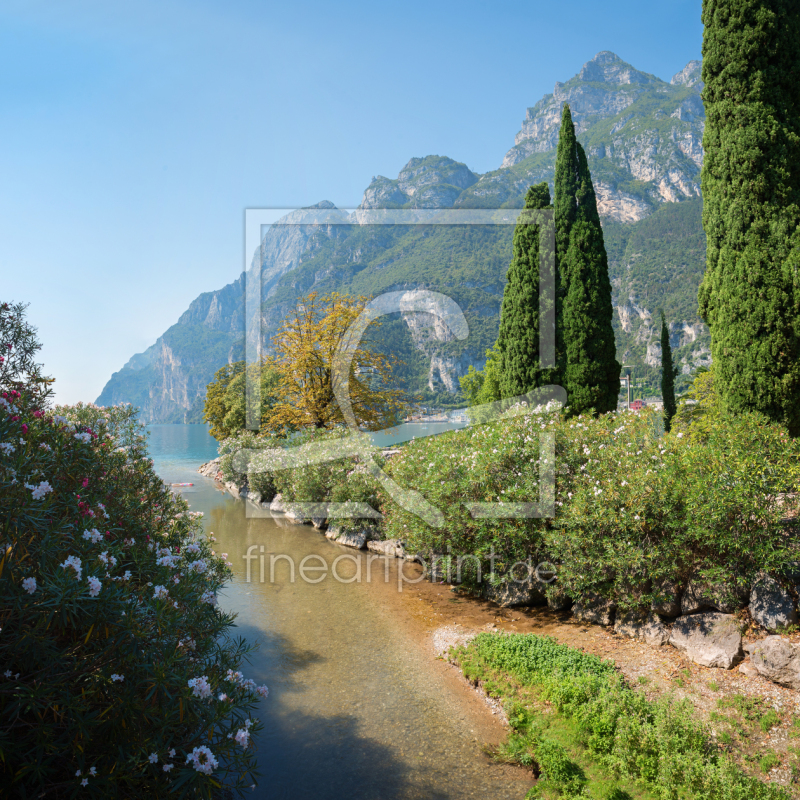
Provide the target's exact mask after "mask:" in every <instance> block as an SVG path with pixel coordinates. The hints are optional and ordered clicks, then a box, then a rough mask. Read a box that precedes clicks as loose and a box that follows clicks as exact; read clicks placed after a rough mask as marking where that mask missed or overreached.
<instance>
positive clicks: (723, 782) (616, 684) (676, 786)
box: [455, 633, 789, 800]
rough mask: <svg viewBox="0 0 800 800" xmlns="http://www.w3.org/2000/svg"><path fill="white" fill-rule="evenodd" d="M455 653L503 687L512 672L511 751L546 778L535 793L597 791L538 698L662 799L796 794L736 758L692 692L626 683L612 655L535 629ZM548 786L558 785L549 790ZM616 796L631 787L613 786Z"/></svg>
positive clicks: (469, 668)
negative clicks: (657, 691) (653, 695)
mask: <svg viewBox="0 0 800 800" xmlns="http://www.w3.org/2000/svg"><path fill="white" fill-rule="evenodd" d="M455 656H456V658H457V659H458V661H459V664H460V666H461V667H462V669H463V670H464V674H465V675H466V676H467V677H468V678H471V679H473V680H476V679H481V678H483V679H485V678H487V677H488V676H492V678H494V679H495V680H494V681H493V685H495V686H503V683H502V680H503V679H504V678H505V679H506V680H508V679H510V681H511V686H509V688H508V689H507V690H506V691H503V692H501V697H502V696H503V695H506V696H507V697H508V698H509V699H510V700H511V703H510V704H509V708H510V714H509V716H510V721H511V724H512V728H513V732H512V734H511V736H510V737H509V744H511V747H509V746H508V745H506V748H505V751H506V752H508V751H509V750H511V754H512V755H514V756H516V758H515V760H518V761H519V762H520V763H525V762H526V760H528V759H530V761H535V762H536V763H537V764H538V766H539V768H540V770H541V772H542V776H543V777H544V778H545V780H544V781H542V782H541V785H537V787H536V789H535V790H534V792H533V794H532V795H529V796H536V797H539V796H542V793H544V792H548V796H556V797H559V798H572V797H595V796H596V795H595V794H594V792H592V791H591V788H592V787H591V786H589V785H588V782H587V779H586V776H585V775H584V774H583V771H582V770H581V769H580V767H579V766H578V765H577V764H576V763H575V762H574V761H573V760H572V758H570V757H569V755H568V753H567V752H566V750H565V749H564V747H563V746H561V745H559V744H558V743H556V742H554V741H553V740H551V739H548V738H547V737H546V736H545V735H543V734H542V733H541V731H540V730H539V726H540V725H541V723H540V720H541V719H542V715H541V714H540V713H536V712H537V710H538V708H539V705H538V704H540V703H548V704H549V708H548V710H550V709H552V710H554V711H555V712H556V713H557V714H558V715H560V716H561V717H563V718H566V719H568V720H571V721H573V722H574V723H575V724H576V725H577V737H578V739H579V742H580V744H581V745H582V747H583V749H584V750H585V752H586V753H587V754H588V756H589V757H590V758H591V759H592V760H594V761H596V762H599V763H600V764H601V765H603V766H604V767H606V768H607V769H609V770H610V771H611V772H613V773H615V774H616V775H619V776H622V777H624V778H628V779H631V780H634V781H636V782H638V783H639V784H640V785H643V786H645V787H647V789H648V790H649V791H650V792H653V793H654V794H655V795H656V796H657V797H659V798H661V800H678V798H681V797H698V798H700V797H702V798H704V799H705V800H730V798H745V797H747V798H757V799H758V800H788V797H789V795H788V793H787V792H786V790H785V789H783V788H782V787H778V786H775V785H769V784H764V783H761V782H760V781H759V780H758V779H756V778H753V777H750V776H748V775H745V774H744V773H743V772H742V771H741V770H740V769H739V768H738V767H737V766H736V765H735V764H733V762H732V761H731V760H730V759H729V758H728V757H727V756H726V755H725V754H724V753H723V752H722V751H721V749H719V748H718V747H717V746H716V745H715V744H714V742H713V740H712V738H711V736H710V732H709V730H708V728H707V727H706V725H704V724H703V723H701V722H699V721H697V719H696V717H695V715H694V714H692V713H690V708H689V706H688V704H687V701H683V702H676V701H675V700H674V698H672V697H661V698H658V699H656V700H648V699H647V698H646V697H645V695H644V694H643V693H642V692H640V691H636V690H634V689H632V688H631V687H630V686H628V684H627V683H626V682H625V680H624V679H623V678H622V676H621V675H619V674H618V673H617V672H616V670H615V669H614V667H613V664H612V662H609V661H602V660H601V659H599V658H597V657H596V656H592V655H588V654H586V653H582V652H581V651H579V650H576V649H574V648H572V647H569V646H567V645H562V644H558V643H557V642H555V641H554V640H552V639H549V638H547V637H541V636H536V635H534V634H499V635H498V634H487V633H481V634H479V635H478V636H477V637H476V638H475V639H474V640H473V641H472V642H471V643H470V644H469V645H467V646H466V647H463V648H460V649H458V650H457V651H456V652H455ZM513 686H519V687H523V688H524V689H525V688H529V689H532V690H533V696H532V697H531V695H530V694H528V695H524V696H525V697H526V698H529V699H528V700H527V701H526V702H519V701H518V700H516V699H515V698H516V693H515V692H514V689H513ZM551 713H552V711H551ZM501 752H502V750H501ZM530 761H528V763H530ZM550 789H554V790H555V792H556V793H555V794H554V795H550V794H549V790H550ZM608 796H609V797H616V798H622V797H626V796H629V795H626V794H625V793H624V792H623V791H622V790H621V789H619V788H615V789H612V792H611V794H610V795H608Z"/></svg>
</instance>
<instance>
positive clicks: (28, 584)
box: [22, 578, 36, 594]
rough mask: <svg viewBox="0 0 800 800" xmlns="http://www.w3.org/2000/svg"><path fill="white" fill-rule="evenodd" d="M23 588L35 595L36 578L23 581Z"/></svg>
mask: <svg viewBox="0 0 800 800" xmlns="http://www.w3.org/2000/svg"><path fill="white" fill-rule="evenodd" d="M22 588H23V589H24V590H25V591H26V592H27V593H28V594H33V593H34V592H35V591H36V578H25V579H23V581H22Z"/></svg>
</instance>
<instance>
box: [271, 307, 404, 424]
mask: <svg viewBox="0 0 800 800" xmlns="http://www.w3.org/2000/svg"><path fill="white" fill-rule="evenodd" d="M365 307H366V298H363V297H360V298H352V297H346V296H343V295H339V294H337V293H335V292H334V293H333V294H331V295H329V296H326V297H318V296H317V294H316V293H314V292H312V293H311V294H310V295H308V297H305V298H303V300H302V301H301V302H300V303H299V304H298V306H297V307H296V309H295V311H294V312H293V314H291V315H290V316H289V318H288V319H286V320H285V321H284V323H283V325H282V326H281V328H280V330H279V331H278V333H277V334H276V336H275V339H274V340H273V347H274V349H275V361H274V364H275V374H276V392H277V402H276V403H275V405H274V407H273V408H272V410H271V412H270V413H269V415H268V416H267V418H266V420H265V422H264V425H263V426H262V427H263V428H264V429H265V430H266V431H270V432H273V433H279V434H284V435H285V434H286V433H287V432H290V431H293V430H301V429H304V428H316V429H331V428H333V427H335V426H337V425H341V424H345V423H350V424H352V422H355V423H357V424H358V425H359V426H360V427H361V426H363V427H368V428H370V429H372V430H378V429H380V428H384V427H390V426H391V425H392V424H393V423H394V422H396V420H397V418H398V416H399V414H400V412H401V410H402V409H403V407H404V405H403V402H402V392H401V391H400V390H398V389H393V388H390V385H391V375H392V363H393V360H392V359H390V358H389V357H387V356H385V355H383V354H381V353H377V352H374V351H372V350H370V349H368V348H367V347H365V346H363V345H362V344H361V343H360V341H358V340H356V339H353V335H354V334H353V330H354V329H355V327H356V323H357V321H358V320H359V318H361V317H362V314H364V313H365ZM372 324H375V323H374V322H373V323H372ZM341 354H344V355H345V359H344V360H343V361H342V362H341V363H338V362H337V360H336V359H337V358H339V357H340V355H341ZM343 384H344V385H346V387H347V391H348V395H349V399H350V410H351V413H352V420H348V418H347V417H346V416H345V412H344V410H343V409H342V407H341V405H340V403H339V401H338V399H337V397H336V391H337V389H340V388H341V387H342V385H343Z"/></svg>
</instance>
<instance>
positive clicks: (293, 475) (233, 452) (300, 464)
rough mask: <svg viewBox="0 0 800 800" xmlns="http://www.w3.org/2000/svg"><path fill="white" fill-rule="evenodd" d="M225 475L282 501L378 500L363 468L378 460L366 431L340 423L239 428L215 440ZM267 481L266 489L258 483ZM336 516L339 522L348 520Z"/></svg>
mask: <svg viewBox="0 0 800 800" xmlns="http://www.w3.org/2000/svg"><path fill="white" fill-rule="evenodd" d="M219 452H220V454H221V456H222V457H221V460H220V464H221V467H222V471H223V474H224V475H225V478H226V479H227V480H234V481H237V482H239V483H242V482H244V481H245V480H246V481H247V483H248V484H249V486H250V488H251V489H254V490H255V491H257V492H259V493H260V494H261V496H262V499H269V500H271V499H272V498H273V497H274V496H275V495H276V494H280V495H281V499H282V500H283V502H284V503H288V504H292V503H366V504H368V505H370V506H372V507H373V508H377V504H378V483H377V481H376V479H375V478H374V476H373V475H371V474H370V473H369V471H368V469H367V465H368V464H369V463H374V464H375V465H376V466H381V465H383V463H384V461H383V458H382V457H381V451H380V448H377V447H375V446H374V445H372V443H371V442H370V440H369V438H368V437H367V436H363V435H359V436H356V437H353V436H352V435H351V433H350V432H349V431H347V430H345V429H341V428H340V429H334V430H330V431H328V430H305V431H302V432H299V433H297V434H295V435H293V436H291V437H290V438H288V439H276V438H269V437H263V436H257V435H255V434H253V433H251V432H249V431H248V432H245V433H242V434H239V435H238V436H235V437H231V438H229V439H226V440H224V441H223V442H222V443H221V444H220V449H219ZM265 486H268V487H269V490H270V491H271V493H269V494H268V492H267V491H265V490H264V488H263V487H265ZM355 519H357V518H354V520H350V519H348V518H345V519H343V520H339V521H340V522H342V523H343V525H344V527H345V528H347V527H349V524H348V523H349V522H351V521H352V522H353V524H358V523H357V522H355Z"/></svg>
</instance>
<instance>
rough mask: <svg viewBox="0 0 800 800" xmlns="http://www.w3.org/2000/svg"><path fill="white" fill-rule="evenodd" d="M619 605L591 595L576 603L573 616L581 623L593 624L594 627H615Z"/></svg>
mask: <svg viewBox="0 0 800 800" xmlns="http://www.w3.org/2000/svg"><path fill="white" fill-rule="evenodd" d="M616 610H617V605H616V603H614V601H613V600H609V599H607V598H605V597H601V596H600V595H597V594H592V593H589V594H587V595H586V596H585V597H584V598H582V599H581V600H579V601H576V603H575V605H574V606H573V607H572V614H573V616H575V618H576V619H579V620H581V622H591V623H592V624H593V625H606V626H607V625H613V623H614V615H615V613H616Z"/></svg>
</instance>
